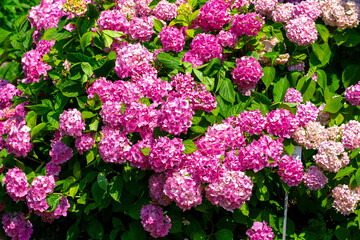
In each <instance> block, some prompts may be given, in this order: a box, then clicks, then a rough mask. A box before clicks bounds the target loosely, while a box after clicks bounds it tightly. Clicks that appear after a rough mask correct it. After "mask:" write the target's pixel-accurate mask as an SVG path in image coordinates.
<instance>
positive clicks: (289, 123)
mask: <svg viewBox="0 0 360 240" xmlns="http://www.w3.org/2000/svg"><path fill="white" fill-rule="evenodd" d="M298 126H299V120H298V119H297V118H296V116H295V115H293V114H292V113H291V112H290V111H289V110H286V109H276V110H273V111H271V112H269V113H267V114H266V125H265V129H266V131H267V132H268V133H269V134H270V135H275V136H278V137H284V138H290V137H291V135H292V134H293V133H294V132H295V131H296V129H297V128H298Z"/></svg>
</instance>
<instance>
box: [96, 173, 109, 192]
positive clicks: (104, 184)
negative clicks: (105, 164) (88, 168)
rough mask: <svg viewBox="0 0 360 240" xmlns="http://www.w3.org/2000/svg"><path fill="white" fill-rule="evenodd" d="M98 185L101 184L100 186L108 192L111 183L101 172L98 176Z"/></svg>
mask: <svg viewBox="0 0 360 240" xmlns="http://www.w3.org/2000/svg"><path fill="white" fill-rule="evenodd" d="M97 183H98V184H99V186H100V187H101V188H102V189H103V190H105V191H107V187H108V186H109V182H108V180H107V179H106V176H105V174H104V173H103V172H99V174H98V175H97Z"/></svg>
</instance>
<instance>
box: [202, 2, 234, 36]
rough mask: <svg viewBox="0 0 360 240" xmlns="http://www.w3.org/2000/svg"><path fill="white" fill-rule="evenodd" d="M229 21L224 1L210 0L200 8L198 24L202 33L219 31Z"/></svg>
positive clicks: (229, 17) (228, 13)
mask: <svg viewBox="0 0 360 240" xmlns="http://www.w3.org/2000/svg"><path fill="white" fill-rule="evenodd" d="M230 20H231V16H230V12H229V11H228V7H227V5H226V3H225V1H221V0H210V1H207V2H206V3H205V5H204V6H202V7H201V8H200V12H199V15H198V24H199V25H200V26H201V28H202V29H203V30H204V32H209V31H214V30H220V29H221V28H222V27H223V26H224V25H225V24H227V23H229V22H230Z"/></svg>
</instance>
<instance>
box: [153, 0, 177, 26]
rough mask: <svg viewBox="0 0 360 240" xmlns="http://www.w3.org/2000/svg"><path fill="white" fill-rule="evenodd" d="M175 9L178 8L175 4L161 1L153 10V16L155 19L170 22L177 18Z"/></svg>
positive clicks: (164, 0)
mask: <svg viewBox="0 0 360 240" xmlns="http://www.w3.org/2000/svg"><path fill="white" fill-rule="evenodd" d="M177 8H178V6H176V4H174V3H170V2H168V1H166V0H161V1H160V2H159V3H158V4H157V5H156V7H155V8H154V10H153V14H154V15H155V17H156V18H157V19H160V20H164V21H171V20H172V19H173V18H176V16H177V12H176V10H177Z"/></svg>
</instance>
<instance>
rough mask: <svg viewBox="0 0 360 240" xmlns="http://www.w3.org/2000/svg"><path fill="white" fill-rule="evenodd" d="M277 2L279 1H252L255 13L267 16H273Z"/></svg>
mask: <svg viewBox="0 0 360 240" xmlns="http://www.w3.org/2000/svg"><path fill="white" fill-rule="evenodd" d="M277 2H278V1H277V0H252V3H253V4H254V7H255V11H256V12H258V13H260V14H261V15H265V16H271V13H272V12H273V11H274V9H275V7H276V4H277Z"/></svg>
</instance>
